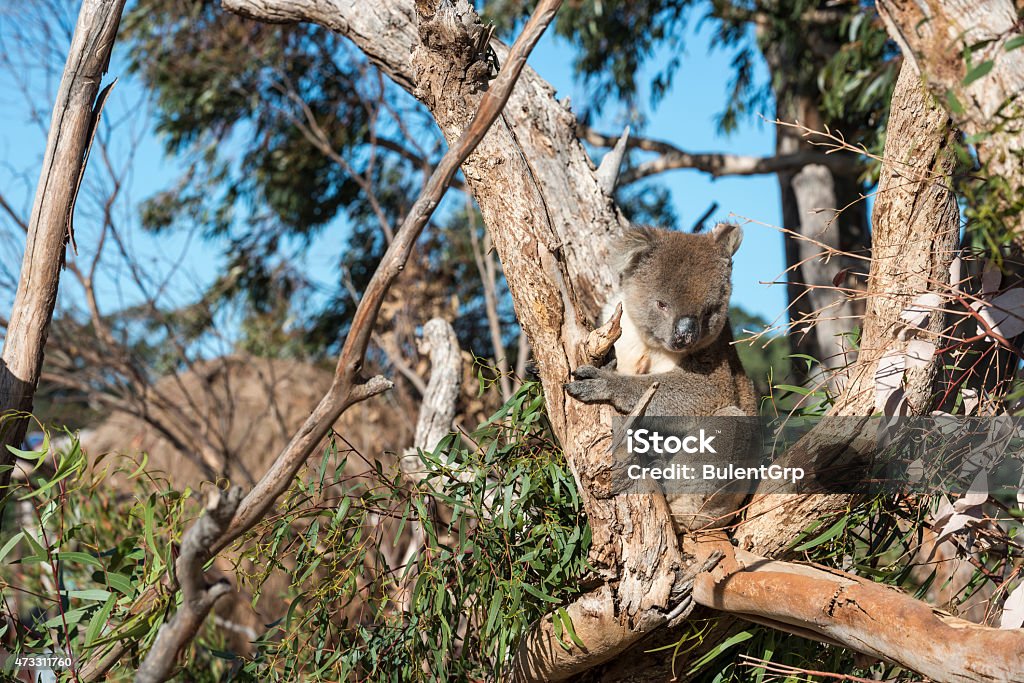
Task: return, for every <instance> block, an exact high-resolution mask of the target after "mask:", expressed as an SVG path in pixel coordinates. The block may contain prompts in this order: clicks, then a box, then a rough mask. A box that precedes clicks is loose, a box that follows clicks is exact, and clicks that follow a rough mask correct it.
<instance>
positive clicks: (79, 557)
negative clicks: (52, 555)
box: [0, 551, 103, 569]
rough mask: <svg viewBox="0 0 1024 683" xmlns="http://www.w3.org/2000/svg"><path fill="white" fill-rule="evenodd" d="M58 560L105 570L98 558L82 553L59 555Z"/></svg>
mask: <svg viewBox="0 0 1024 683" xmlns="http://www.w3.org/2000/svg"><path fill="white" fill-rule="evenodd" d="M0 557H3V553H2V552H0ZM57 559H58V560H60V561H61V562H77V563H79V564H89V565H92V566H94V567H98V568H100V569H103V563H102V562H100V560H99V558H98V557H93V556H92V555H90V554H89V553H82V552H77V551H67V552H60V553H57Z"/></svg>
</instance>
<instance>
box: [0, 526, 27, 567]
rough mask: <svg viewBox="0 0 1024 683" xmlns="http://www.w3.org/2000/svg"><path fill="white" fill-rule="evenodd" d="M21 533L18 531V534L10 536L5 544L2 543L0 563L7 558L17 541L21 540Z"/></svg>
mask: <svg viewBox="0 0 1024 683" xmlns="http://www.w3.org/2000/svg"><path fill="white" fill-rule="evenodd" d="M23 533H25V532H23V531H19V532H18V533H16V534H14V535H13V536H11V538H10V540H8V541H7V543H4V546H3V547H2V548H0V562H2V561H3V559H4V558H5V557H7V553H9V552H11V550H13V549H14V546H16V545H18V541H20V540H21V536H22V534H23Z"/></svg>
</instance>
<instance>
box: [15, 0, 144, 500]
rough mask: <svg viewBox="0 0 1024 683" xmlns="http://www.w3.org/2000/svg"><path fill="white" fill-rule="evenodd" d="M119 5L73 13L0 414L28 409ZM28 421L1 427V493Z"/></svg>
mask: <svg viewBox="0 0 1024 683" xmlns="http://www.w3.org/2000/svg"><path fill="white" fill-rule="evenodd" d="M124 4H125V2H124V0H86V1H85V2H83V3H82V9H81V10H80V11H79V14H78V21H77V24H76V26H75V32H74V35H73V36H72V40H71V48H70V50H69V52H68V58H67V62H66V63H65V65H64V74H63V76H62V77H61V82H60V87H59V88H58V90H57V100H56V103H55V104H54V106H53V116H52V119H51V123H50V131H49V134H48V136H47V140H46V154H45V156H44V157H43V167H42V170H41V171H40V173H39V183H38V184H37V186H36V195H35V200H34V203H33V205H32V214H31V216H30V218H29V222H28V232H27V234H26V237H25V256H24V259H23V260H22V265H21V275H20V278H19V281H18V289H17V292H16V294H15V298H14V307H13V309H12V311H11V319H10V322H9V324H8V326H7V333H6V336H5V338H4V347H3V354H2V362H0V413H6V412H8V411H20V412H25V413H28V412H31V410H32V398H33V395H34V394H35V389H36V385H37V383H38V382H39V373H40V371H41V369H42V364H43V352H44V347H45V345H46V337H47V335H48V334H49V331H50V320H51V319H52V317H53V308H54V304H55V303H56V300H57V286H58V284H59V282H60V270H61V267H62V266H63V265H64V259H65V244H66V242H67V239H68V236H69V233H68V228H69V225H70V218H71V213H72V210H73V208H74V201H75V189H76V188H77V186H78V182H79V181H80V179H81V177H82V173H84V169H85V162H86V152H87V150H88V145H89V141H90V133H91V131H92V130H93V126H94V123H95V120H96V118H97V116H98V114H99V112H98V109H94V104H95V103H96V100H97V94H98V93H99V88H100V82H101V81H102V79H103V74H104V73H106V71H107V66H108V64H109V61H110V51H111V48H112V47H113V44H114V38H115V36H116V34H117V27H118V25H119V24H120V21H121V11H122V10H123V9H124ZM100 106H101V105H100ZM6 208H7V207H6V206H5V209H6ZM11 213H12V215H13V212H11ZM26 424H27V423H26V421H25V420H22V419H9V420H3V422H2V425H3V426H2V427H0V490H2V488H3V487H4V486H5V485H6V484H7V482H8V481H9V477H10V470H8V469H6V468H4V467H3V466H4V465H9V464H11V462H12V455H11V453H10V451H8V449H7V446H13V447H19V446H21V440H22V438H23V437H24V434H25V427H26Z"/></svg>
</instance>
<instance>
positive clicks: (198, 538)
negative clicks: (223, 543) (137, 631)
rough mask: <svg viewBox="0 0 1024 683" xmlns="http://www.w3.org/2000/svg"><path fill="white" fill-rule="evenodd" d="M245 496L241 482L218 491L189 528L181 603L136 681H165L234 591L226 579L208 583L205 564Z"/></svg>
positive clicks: (177, 568)
mask: <svg viewBox="0 0 1024 683" xmlns="http://www.w3.org/2000/svg"><path fill="white" fill-rule="evenodd" d="M241 500H242V489H241V488H240V487H238V486H235V487H232V488H231V489H229V490H227V491H219V492H217V493H215V494H214V495H213V496H212V497H211V499H210V501H209V503H208V504H207V506H206V511H205V513H204V514H203V515H202V516H201V517H200V518H199V519H198V520H196V522H195V524H193V525H192V526H191V527H190V528H189V530H188V531H186V532H185V536H184V537H183V538H182V540H181V554H180V555H178V559H177V560H176V561H175V563H174V574H175V579H176V580H177V582H178V584H179V585H180V587H181V604H180V605H179V606H178V610H177V611H176V612H175V613H174V616H173V617H171V620H170V621H168V622H167V623H165V624H164V625H162V626H161V627H160V630H159V631H158V632H157V635H156V640H155V641H154V642H153V646H152V647H151V648H150V649H149V652H147V653H146V658H145V659H144V660H143V661H142V665H141V666H140V667H139V670H138V672H137V673H136V674H135V683H161V682H162V681H166V680H167V679H168V678H170V677H171V674H173V673H174V670H175V668H177V662H178V657H179V656H180V654H181V651H182V650H183V649H184V648H185V647H186V646H187V645H188V644H189V643H190V642H192V639H193V638H194V637H195V635H196V633H197V632H198V631H199V627H200V626H202V625H203V621H205V620H206V616H207V615H208V614H209V613H210V610H211V609H213V606H214V605H215V604H216V603H217V600H219V599H220V598H221V597H223V596H224V595H227V594H228V593H230V592H231V590H232V589H231V584H230V583H228V582H227V581H226V580H220V581H217V582H215V583H212V584H211V583H207V581H206V574H205V572H204V570H203V568H204V567H205V566H206V563H207V562H209V561H210V560H211V559H212V557H213V553H211V552H210V548H211V547H212V546H213V543H214V541H215V540H216V539H217V538H218V537H219V536H220V535H221V534H222V533H224V530H225V529H226V528H227V525H228V523H229V522H230V521H231V517H232V515H234V514H235V510H236V509H237V508H238V503H239V502H241Z"/></svg>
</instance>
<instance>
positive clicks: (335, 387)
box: [97, 0, 562, 683]
mask: <svg viewBox="0 0 1024 683" xmlns="http://www.w3.org/2000/svg"><path fill="white" fill-rule="evenodd" d="M561 4H562V0H541V2H540V3H539V5H538V6H537V9H536V10H535V11H534V13H533V15H532V16H531V17H530V20H529V21H528V22H527V23H526V25H525V26H524V27H523V31H522V33H521V34H520V35H519V38H518V39H517V40H516V43H515V45H514V46H513V48H512V51H511V53H510V54H509V56H508V58H507V59H506V60H504V61H503V67H502V69H501V72H500V73H499V74H498V76H497V78H495V79H494V82H493V83H491V84H490V88H489V89H488V90H487V93H486V94H485V95H484V96H483V97H482V99H480V100H479V106H478V107H477V108H476V109H475V111H474V112H472V118H471V119H470V121H469V124H468V126H467V127H466V128H465V131H464V132H461V131H460V135H459V137H458V139H457V140H456V142H454V143H453V144H452V146H451V147H450V148H449V149H448V151H447V152H445V155H444V157H442V159H441V162H440V163H439V164H438V166H437V168H436V169H435V170H434V172H433V173H432V174H431V175H430V178H429V179H428V180H427V183H426V185H425V186H424V188H423V191H422V192H421V194H420V196H419V197H418V198H417V199H416V202H415V203H414V204H413V206H412V208H411V209H410V210H409V214H408V215H407V216H406V218H405V220H404V221H403V223H402V226H401V227H400V228H399V229H398V231H397V232H396V233H395V237H394V239H393V240H392V242H391V244H390V245H388V249H387V251H386V252H385V254H384V256H383V258H382V259H381V262H380V263H379V264H378V266H377V270H376V271H375V272H374V274H373V277H372V278H371V279H370V282H369V284H368V285H367V288H366V291H365V292H364V294H363V296H362V298H361V299H360V300H359V306H358V308H357V309H356V313H355V316H354V318H353V321H352V326H351V329H350V332H349V334H348V336H347V337H346V338H345V344H344V346H343V347H342V350H341V354H340V356H339V358H338V364H337V367H336V369H335V376H334V381H333V383H332V385H331V388H330V390H329V391H328V392H327V394H326V395H325V396H324V398H323V399H322V400H321V401H320V403H319V404H318V405H317V407H316V408H315V409H314V411H313V414H312V415H311V416H310V417H309V419H308V420H306V422H305V424H303V426H302V428H301V429H300V430H299V431H298V432H297V433H296V434H295V436H293V437H292V440H291V441H290V442H289V443H288V445H287V446H286V447H285V449H284V451H282V453H281V454H280V455H279V456H278V457H277V459H276V460H275V461H274V464H273V465H272V466H271V467H270V469H269V470H268V471H267V472H266V474H264V475H263V478H262V479H260V481H259V482H257V484H256V485H255V486H254V487H253V488H252V490H250V491H249V493H248V494H246V495H245V497H244V498H241V500H240V501H239V500H238V496H236V495H235V493H234V491H235V490H232V493H231V494H230V495H229V496H228V497H227V498H225V499H224V500H227V501H229V502H230V512H229V513H228V515H227V517H229V518H230V522H227V521H226V520H225V519H222V518H223V516H224V515H223V513H224V511H225V510H227V506H226V505H218V506H214V507H213V508H212V509H208V510H207V514H205V515H204V516H202V517H200V518H199V519H198V520H197V521H196V523H195V525H194V526H193V527H191V528H190V529H189V531H188V532H186V538H190V537H192V536H193V535H197V536H199V537H201V538H202V539H203V541H204V542H203V548H204V552H203V554H198V553H196V554H193V555H191V556H190V557H191V561H190V562H189V563H186V564H181V565H180V566H178V565H176V567H175V570H176V575H177V580H178V581H179V583H181V584H182V586H185V585H187V583H188V582H193V583H195V582H198V581H200V580H201V577H202V565H203V564H204V563H205V562H206V561H208V560H209V559H210V558H212V557H213V556H214V555H215V554H216V553H217V552H219V551H220V550H222V549H223V548H224V547H226V546H227V545H228V544H229V543H231V542H232V541H234V540H235V539H237V538H238V537H239V536H241V535H242V534H243V533H245V532H246V531H247V530H249V529H251V528H252V527H253V526H254V525H255V524H256V523H258V522H259V521H260V520H261V519H262V518H263V516H264V515H265V514H266V513H267V511H268V510H270V508H271V507H272V506H273V505H274V504H275V503H276V501H277V499H278V497H279V496H280V495H281V494H282V493H284V492H285V491H286V490H287V488H288V487H289V486H290V485H291V483H292V481H293V480H294V479H295V475H296V474H297V473H298V471H299V469H300V468H301V467H302V464H303V463H304V462H305V461H306V459H307V458H308V457H309V455H310V454H311V453H312V452H313V451H314V449H315V448H316V447H317V445H318V444H319V443H320V442H321V441H322V439H323V438H324V437H325V436H326V435H327V433H328V432H329V431H330V429H331V427H332V426H333V425H334V424H335V423H336V422H337V421H338V419H339V418H340V417H341V414H342V413H343V412H344V411H345V410H346V409H348V408H349V407H350V406H352V405H354V404H356V403H359V402H360V401H363V400H366V399H368V398H370V397H372V396H375V395H376V394H379V393H381V392H382V391H385V390H387V389H388V388H390V386H391V382H389V381H388V380H387V379H385V378H384V377H380V376H377V377H373V378H370V379H367V380H364V379H363V378H362V365H363V360H364V358H365V355H366V349H367V347H368V345H369V343H370V338H371V336H372V334H373V327H374V324H375V323H376V321H377V314H378V312H379V311H380V306H381V304H382V302H383V301H384V297H385V295H386V294H387V291H388V289H389V288H390V287H391V285H392V284H393V283H394V281H395V280H396V279H397V277H398V275H399V274H400V273H401V271H402V269H403V268H404V267H405V263H406V262H407V261H408V259H409V255H410V254H411V252H412V248H413V246H414V245H415V243H416V240H417V238H418V237H419V235H420V233H421V232H422V231H423V228H424V227H425V226H426V224H427V221H429V220H430V217H431V215H433V212H434V209H436V208H437V205H438V204H439V203H440V201H441V198H442V197H443V196H444V193H445V191H446V190H447V189H448V186H449V185H450V184H451V181H452V179H453V178H454V177H455V173H456V171H458V169H459V166H460V164H462V163H463V161H464V160H465V159H466V158H467V157H468V156H469V155H470V154H471V153H472V152H473V150H474V149H475V148H476V147H477V145H479V144H480V142H481V141H482V140H483V139H484V136H485V134H486V133H487V131H488V129H489V128H490V127H491V125H492V124H493V123H494V121H495V120H496V119H497V118H498V115H499V114H500V113H501V111H502V109H503V108H504V107H505V105H506V103H507V102H508V99H509V96H510V94H511V92H512V89H513V86H514V85H515V83H516V80H517V79H518V78H519V76H520V74H521V73H522V71H523V68H524V67H525V65H526V60H527V57H528V56H529V54H530V52H531V51H532V50H533V47H534V46H535V45H536V44H537V41H538V40H540V37H541V35H543V33H544V30H545V29H546V28H547V26H548V25H549V24H550V23H551V20H552V19H553V18H554V15H555V13H556V12H557V11H558V8H559V6H561ZM442 19H443V21H439V22H435V23H434V24H432V26H431V28H432V30H436V31H442V32H443V31H448V30H450V29H451V26H450V25H449V23H448V19H449V18H448V17H444V18H442ZM485 47H486V46H485ZM485 77H486V76H485ZM211 517H213V518H214V519H213V520H212V522H211ZM211 524H212V525H213V526H211ZM214 528H215V529H216V531H217V533H216V534H211V533H208V532H209V530H210V529H214ZM197 563H198V564H197ZM194 594H195V593H194ZM200 595H203V594H202V593H200ZM183 598H185V599H183V600H182V602H181V604H180V605H179V607H178V610H177V612H176V613H175V614H174V616H173V617H172V618H171V621H170V622H169V623H168V624H167V628H166V629H162V630H161V632H160V636H161V637H159V638H157V640H156V641H155V642H154V644H153V647H151V648H150V650H149V652H148V653H147V654H146V657H145V659H144V661H143V665H142V667H141V668H140V669H139V671H138V673H137V675H136V679H135V680H136V681H137V683H157V682H159V681H163V680H167V678H168V677H169V676H170V675H172V673H173V671H174V669H175V668H176V666H177V660H178V657H179V655H180V654H181V652H182V651H183V650H184V649H185V648H186V647H187V646H188V645H189V643H191V641H192V638H193V637H194V636H195V633H196V630H197V628H198V625H199V624H201V623H202V622H203V620H205V619H206V616H207V615H208V614H209V612H210V609H211V608H212V607H213V604H214V602H215V600H216V597H213V599H208V598H207V597H201V598H197V599H191V600H190V599H188V595H187V594H185V595H183ZM97 673H102V672H97Z"/></svg>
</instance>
